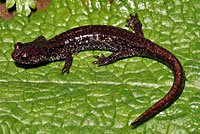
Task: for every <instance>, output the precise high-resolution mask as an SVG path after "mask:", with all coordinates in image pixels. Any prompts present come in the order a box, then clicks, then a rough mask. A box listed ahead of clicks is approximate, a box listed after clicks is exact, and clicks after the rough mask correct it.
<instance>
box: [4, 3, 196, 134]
mask: <svg viewBox="0 0 200 134" xmlns="http://www.w3.org/2000/svg"><path fill="white" fill-rule="evenodd" d="M136 12H137V13H138V15H139V18H140V20H141V22H142V24H143V32H144V35H145V37H146V38H148V39H150V40H152V41H154V42H155V43H157V44H159V45H160V46H162V47H164V48H166V49H168V50H169V51H171V52H172V53H173V54H175V56H176V57H177V58H178V59H179V60H180V62H181V63H182V65H183V68H184V71H185V75H186V84H185V88H184V91H183V93H182V94H181V96H180V98H179V99H178V100H177V101H176V102H175V103H174V104H173V105H172V106H171V107H169V108H167V109H166V110H164V111H163V112H161V113H160V114H158V115H156V116H155V117H153V118H152V119H150V120H148V121H146V122H145V123H144V124H142V125H141V126H139V127H137V128H135V129H131V128H130V127H129V125H128V124H130V123H131V122H132V121H133V120H134V119H136V118H137V117H138V116H139V115H140V114H141V113H143V112H144V111H145V110H146V109H147V108H149V107H150V106H152V105H153V104H154V103H155V102H157V101H158V100H159V99H160V98H162V97H163V96H164V95H165V94H166V93H167V92H168V91H169V89H170V88H171V86H172V83H173V74H172V72H171V71H170V69H169V68H167V67H166V66H165V65H163V64H161V63H159V62H157V61H155V60H151V59H147V58H141V57H132V58H127V59H124V60H120V61H118V62H116V63H113V64H111V65H108V66H103V67H97V66H96V65H93V64H92V62H93V61H94V60H95V59H94V58H93V56H94V55H100V54H101V53H104V54H105V55H109V54H110V52H105V51H94V52H93V51H85V52H81V53H79V54H76V55H73V59H74V60H73V63H72V66H71V69H70V73H69V74H65V75H64V76H62V75H60V73H61V69H62V67H63V65H64V61H58V62H52V63H50V64H47V65H44V66H39V67H37V68H23V66H18V65H16V64H14V61H13V60H12V58H11V56H10V54H11V52H12V51H13V50H14V48H13V46H14V44H15V43H16V42H22V43H25V42H29V41H33V40H34V39H35V38H37V37H39V36H41V35H43V36H45V37H46V38H47V39H50V38H53V37H54V36H56V35H58V34H60V33H62V32H64V31H66V30H68V29H71V28H74V27H78V26H83V25H95V24H96V25H98V24H104V25H113V26H117V27H121V28H126V27H125V24H126V19H127V18H129V14H130V13H132V14H135V13H136ZM199 33H200V3H199V1H198V0H187V1H185V0H183V1H179V0H173V1H163V0H155V1H151V0H149V1H148V0H147V1H142V0H138V1H133V0H129V1H121V0H113V2H112V3H110V2H109V0H108V1H107V0H101V1H99V0H98V1H96V0H82V1H80V0H67V1H59V0H54V1H52V2H51V3H50V5H49V6H48V7H47V9H46V12H43V11H37V12H36V13H35V14H34V15H31V16H30V18H28V17H26V15H23V14H17V15H15V16H14V18H13V19H11V20H4V19H0V45H1V47H0V92H1V94H0V113H1V114H0V133H6V134H7V133H33V134H35V133H113V134H116V133H120V134H121V133H123V134H124V133H125V134H130V133H152V134H154V133H162V134H163V133H170V134H175V133H184V134H186V133H194V134H198V133H200V129H199V126H200V112H199V111H200V88H199V87H200V83H199V80H200V75H199V74H200V63H199V61H200V45H199V44H200V34H199Z"/></svg>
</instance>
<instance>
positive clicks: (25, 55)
mask: <svg viewBox="0 0 200 134" xmlns="http://www.w3.org/2000/svg"><path fill="white" fill-rule="evenodd" d="M43 43H44V42H43ZM11 56H12V58H13V59H14V60H15V61H16V62H18V63H21V64H36V63H39V62H43V61H46V59H47V56H48V49H47V48H45V47H42V46H40V44H36V43H35V42H30V43H24V44H22V43H20V42H18V43H16V44H15V50H14V51H13V52H12V54H11Z"/></svg>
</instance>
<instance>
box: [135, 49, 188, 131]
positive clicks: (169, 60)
mask: <svg viewBox="0 0 200 134" xmlns="http://www.w3.org/2000/svg"><path fill="white" fill-rule="evenodd" d="M155 49H156V52H157V53H156V55H154V56H155V57H149V56H147V55H146V56H145V57H149V58H153V59H156V60H158V61H160V62H163V63H164V64H166V65H167V66H168V67H169V68H171V70H172V71H173V73H174V83H173V86H172V88H171V90H170V91H169V92H168V93H167V94H166V95H165V96H164V97H163V98H162V99H161V100H160V101H158V102H157V103H155V104H154V105H153V106H152V107H150V108H149V109H147V110H146V111H145V112H144V113H143V114H141V115H140V116H139V117H138V118H137V119H136V120H135V121H134V122H132V123H131V125H132V126H133V127H137V126H138V125H139V124H141V123H143V122H144V121H146V120H147V119H149V118H151V117H153V116H155V115H156V114H158V113H159V112H161V111H163V110H164V109H166V108H168V107H169V106H171V105H172V104H173V103H174V102H175V101H176V100H177V99H178V98H179V96H180V95H181V93H182V91H183V88H184V85H185V76H184V71H183V68H182V66H181V64H180V62H179V61H178V59H177V58H176V57H175V56H174V55H173V54H172V53H170V52H169V51H167V50H166V49H164V48H162V47H160V46H157V45H156V48H154V50H155ZM154 52H155V51H154Z"/></svg>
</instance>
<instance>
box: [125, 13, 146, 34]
mask: <svg viewBox="0 0 200 134" xmlns="http://www.w3.org/2000/svg"><path fill="white" fill-rule="evenodd" d="M130 17H131V18H130V19H127V20H126V22H127V24H126V27H130V28H131V29H132V30H134V31H135V33H136V34H137V35H139V36H141V37H144V35H143V32H142V24H141V22H140V20H139V17H138V15H137V13H136V14H135V16H133V15H132V14H130Z"/></svg>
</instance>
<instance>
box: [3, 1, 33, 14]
mask: <svg viewBox="0 0 200 134" xmlns="http://www.w3.org/2000/svg"><path fill="white" fill-rule="evenodd" d="M15 3H16V9H17V12H18V13H21V14H24V15H26V16H28V15H30V13H31V9H30V7H31V8H35V3H34V1H33V0H6V7H7V8H12V7H13V6H14V5H15Z"/></svg>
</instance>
